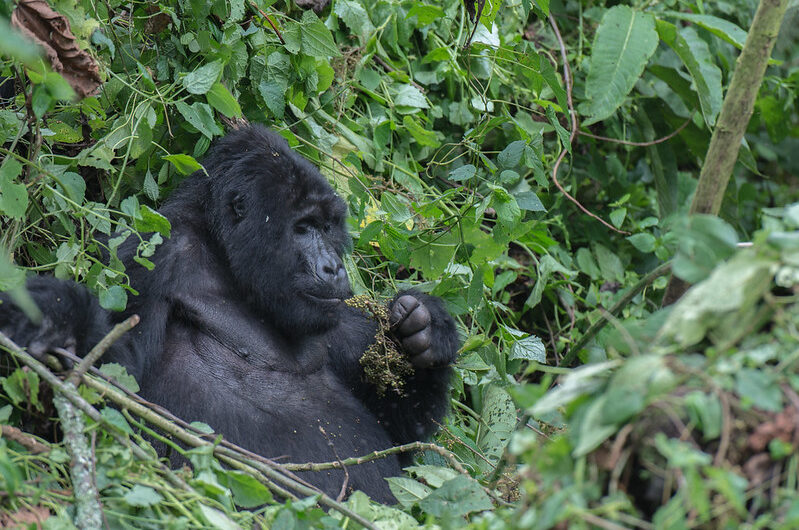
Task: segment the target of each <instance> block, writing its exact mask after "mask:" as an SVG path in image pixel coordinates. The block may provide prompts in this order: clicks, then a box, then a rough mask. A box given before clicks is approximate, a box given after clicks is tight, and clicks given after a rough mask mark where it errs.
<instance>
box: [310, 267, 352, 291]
mask: <svg viewBox="0 0 799 530" xmlns="http://www.w3.org/2000/svg"><path fill="white" fill-rule="evenodd" d="M319 265H320V267H319V269H321V270H318V271H317V274H319V277H320V278H322V279H323V280H324V281H325V282H327V283H328V284H330V285H331V286H333V287H334V288H336V289H340V290H346V289H347V288H348V287H349V282H348V281H347V271H346V270H345V269H344V264H343V263H342V262H341V261H340V260H322V262H321V263H320V264H319Z"/></svg>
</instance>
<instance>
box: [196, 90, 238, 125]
mask: <svg viewBox="0 0 799 530" xmlns="http://www.w3.org/2000/svg"><path fill="white" fill-rule="evenodd" d="M205 98H206V99H207V100H208V104H209V105H211V106H212V107H213V108H215V109H216V110H217V111H219V112H221V113H222V114H224V115H225V116H227V117H228V118H241V117H242V114H241V107H240V106H239V102H238V101H236V98H234V97H233V94H231V93H230V90H228V89H227V87H225V85H223V84H222V83H214V84H213V85H211V88H210V90H208V93H207V94H205Z"/></svg>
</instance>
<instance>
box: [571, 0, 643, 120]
mask: <svg viewBox="0 0 799 530" xmlns="http://www.w3.org/2000/svg"><path fill="white" fill-rule="evenodd" d="M657 45H658V35H657V32H656V31H655V19H654V17H653V16H652V15H650V14H648V13H641V12H639V11H634V10H632V9H631V8H629V7H627V6H622V5H618V6H614V7H612V8H610V9H608V10H607V12H605V15H604V16H603V17H602V21H601V22H600V24H599V28H598V29H597V33H596V37H595V38H594V45H593V47H592V50H591V61H590V63H589V71H588V77H587V78H586V81H585V95H586V99H587V100H588V101H587V102H586V103H585V104H584V105H582V106H581V107H582V108H581V109H580V111H581V112H582V113H583V114H585V115H587V116H589V118H588V119H587V120H585V121H584V122H583V125H591V124H592V123H596V122H598V121H602V120H604V119H605V118H607V117H609V116H611V115H612V114H613V113H614V112H616V109H618V108H619V107H620V106H621V105H622V103H624V100H625V98H626V97H627V94H629V93H630V91H631V90H632V88H633V86H635V83H636V81H638V78H639V77H641V74H642V73H643V71H644V67H645V66H646V63H647V62H648V61H649V58H650V57H651V56H652V54H653V53H655V49H656V48H657Z"/></svg>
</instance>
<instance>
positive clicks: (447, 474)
mask: <svg viewBox="0 0 799 530" xmlns="http://www.w3.org/2000/svg"><path fill="white" fill-rule="evenodd" d="M405 471H407V472H408V473H410V474H412V475H414V476H416V477H419V478H420V479H422V480H424V481H425V483H427V484H429V485H430V486H432V487H434V488H440V487H441V486H442V485H443V484H444V482H446V481H448V480H451V479H453V478H455V477H457V476H458V472H457V471H455V470H454V469H452V468H449V467H442V466H431V465H424V466H410V467H406V468H405Z"/></svg>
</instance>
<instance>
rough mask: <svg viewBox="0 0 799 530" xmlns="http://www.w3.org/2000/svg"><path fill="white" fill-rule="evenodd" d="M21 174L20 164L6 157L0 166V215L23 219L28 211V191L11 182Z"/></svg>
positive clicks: (22, 185) (19, 184) (22, 186)
mask: <svg viewBox="0 0 799 530" xmlns="http://www.w3.org/2000/svg"><path fill="white" fill-rule="evenodd" d="M21 172H22V164H20V163H19V162H18V161H17V160H15V159H14V158H11V157H6V160H5V161H4V162H3V165H2V166H0V214H2V215H7V216H8V217H11V218H13V219H24V218H25V211H26V210H27V209H28V190H27V189H26V188H25V185H24V184H21V183H17V182H13V180H14V179H16V178H17V177H18V176H19V175H20V173H21Z"/></svg>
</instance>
